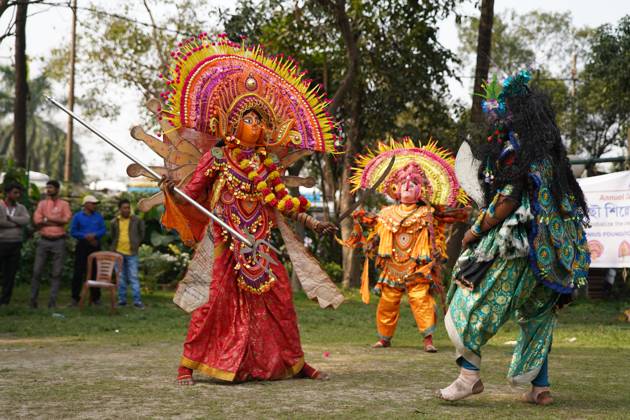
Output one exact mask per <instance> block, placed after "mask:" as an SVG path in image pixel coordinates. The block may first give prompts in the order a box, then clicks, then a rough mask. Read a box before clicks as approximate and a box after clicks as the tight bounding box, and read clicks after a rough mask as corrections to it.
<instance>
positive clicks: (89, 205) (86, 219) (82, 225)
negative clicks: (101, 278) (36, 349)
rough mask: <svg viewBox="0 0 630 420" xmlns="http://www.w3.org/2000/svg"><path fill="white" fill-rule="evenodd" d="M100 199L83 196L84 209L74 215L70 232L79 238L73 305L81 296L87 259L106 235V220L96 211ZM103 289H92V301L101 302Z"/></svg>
mask: <svg viewBox="0 0 630 420" xmlns="http://www.w3.org/2000/svg"><path fill="white" fill-rule="evenodd" d="M97 204H98V200H97V199H96V197H94V196H93V195H86V196H85V197H83V210H81V211H79V212H77V213H76V214H75V215H74V216H73V217H72V222H71V223H70V234H71V235H72V237H73V238H75V239H76V240H77V247H76V249H75V255H74V258H75V259H74V276H73V277H72V306H76V305H77V304H78V303H79V299H80V298H81V287H82V286H83V282H84V281H85V275H86V272H87V259H88V256H89V255H90V254H91V253H92V252H96V251H98V250H100V249H101V244H100V241H101V238H102V237H103V235H105V220H103V216H101V214H100V213H99V212H97V211H96V205H97ZM100 299H101V291H100V290H99V289H95V288H91V289H90V302H92V303H94V304H97V305H98V304H100Z"/></svg>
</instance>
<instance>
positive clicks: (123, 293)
mask: <svg viewBox="0 0 630 420" xmlns="http://www.w3.org/2000/svg"><path fill="white" fill-rule="evenodd" d="M118 212H119V214H118V216H116V217H115V218H114V219H112V221H111V224H110V228H111V234H112V250H114V251H115V252H118V253H119V254H121V255H122V256H123V267H122V273H121V276H120V284H119V285H118V306H125V305H126V304H127V284H131V291H132V296H133V306H135V307H136V308H139V309H144V304H143V303H142V299H141V298H140V281H139V280H138V248H139V247H140V244H141V243H142V239H143V238H144V220H142V219H140V218H138V217H137V216H135V215H133V214H131V203H130V202H129V200H127V199H122V200H120V201H119V202H118Z"/></svg>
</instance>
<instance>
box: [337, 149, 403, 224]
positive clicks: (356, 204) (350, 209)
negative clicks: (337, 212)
mask: <svg viewBox="0 0 630 420" xmlns="http://www.w3.org/2000/svg"><path fill="white" fill-rule="evenodd" d="M395 162H396V156H392V157H391V159H390V160H389V163H388V164H387V167H386V168H385V171H384V172H383V173H382V174H381V176H380V177H379V178H378V180H377V181H376V182H375V183H374V185H373V186H371V187H370V188H369V189H368V190H367V192H374V191H376V189H377V188H378V187H380V185H381V184H382V183H383V181H385V178H387V175H389V172H390V171H391V170H392V168H393V167H394V163H395ZM366 196H367V195H366V194H363V193H362V194H361V197H360V198H359V200H357V201H356V202H354V203H353V204H352V205H351V206H350V207H348V209H347V210H346V211H344V212H343V213H342V214H341V216H339V221H340V222H341V221H342V220H343V219H345V218H346V217H348V216H350V214H352V212H353V211H355V210H356V209H357V207H359V206H360V205H361V204H363V202H364V201H365V197H366Z"/></svg>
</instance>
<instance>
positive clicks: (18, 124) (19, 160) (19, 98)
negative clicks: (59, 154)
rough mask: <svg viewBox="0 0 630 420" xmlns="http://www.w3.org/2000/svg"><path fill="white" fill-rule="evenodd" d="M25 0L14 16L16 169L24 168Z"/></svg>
mask: <svg viewBox="0 0 630 420" xmlns="http://www.w3.org/2000/svg"><path fill="white" fill-rule="evenodd" d="M27 9H28V1H27V0H19V1H18V3H17V11H16V16H15V103H14V107H13V125H14V131H13V157H14V159H15V164H16V165H17V166H18V167H21V168H25V167H26V101H27V97H28V84H27V81H26V77H27V71H26V13H27Z"/></svg>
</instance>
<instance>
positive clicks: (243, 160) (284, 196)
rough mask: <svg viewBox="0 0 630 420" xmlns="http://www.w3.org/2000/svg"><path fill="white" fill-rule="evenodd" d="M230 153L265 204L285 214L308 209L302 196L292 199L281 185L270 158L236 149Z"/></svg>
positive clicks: (306, 202)
mask: <svg viewBox="0 0 630 420" xmlns="http://www.w3.org/2000/svg"><path fill="white" fill-rule="evenodd" d="M232 153H233V155H232V156H236V161H237V162H238V164H239V167H240V168H241V170H242V171H244V172H245V173H247V178H248V179H249V180H250V181H252V182H253V183H254V186H255V190H256V191H257V192H259V193H260V194H261V195H262V197H263V201H264V202H265V203H267V204H269V205H270V206H272V207H275V208H277V209H278V210H280V211H281V212H283V213H287V214H290V213H302V212H305V211H306V210H307V209H308V208H309V206H310V203H309V201H308V200H307V199H306V198H305V197H304V196H302V195H300V196H298V197H293V196H291V195H290V194H289V191H288V190H287V187H286V185H284V184H283V183H282V178H281V176H280V172H279V171H278V166H277V165H276V164H275V163H274V161H273V159H272V158H271V157H265V156H260V155H258V154H257V153H256V151H254V152H253V154H252V153H251V152H250V153H248V151H245V150H241V149H240V148H238V147H236V148H234V150H233V152H232ZM259 162H260V163H259ZM263 169H266V170H263Z"/></svg>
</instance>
